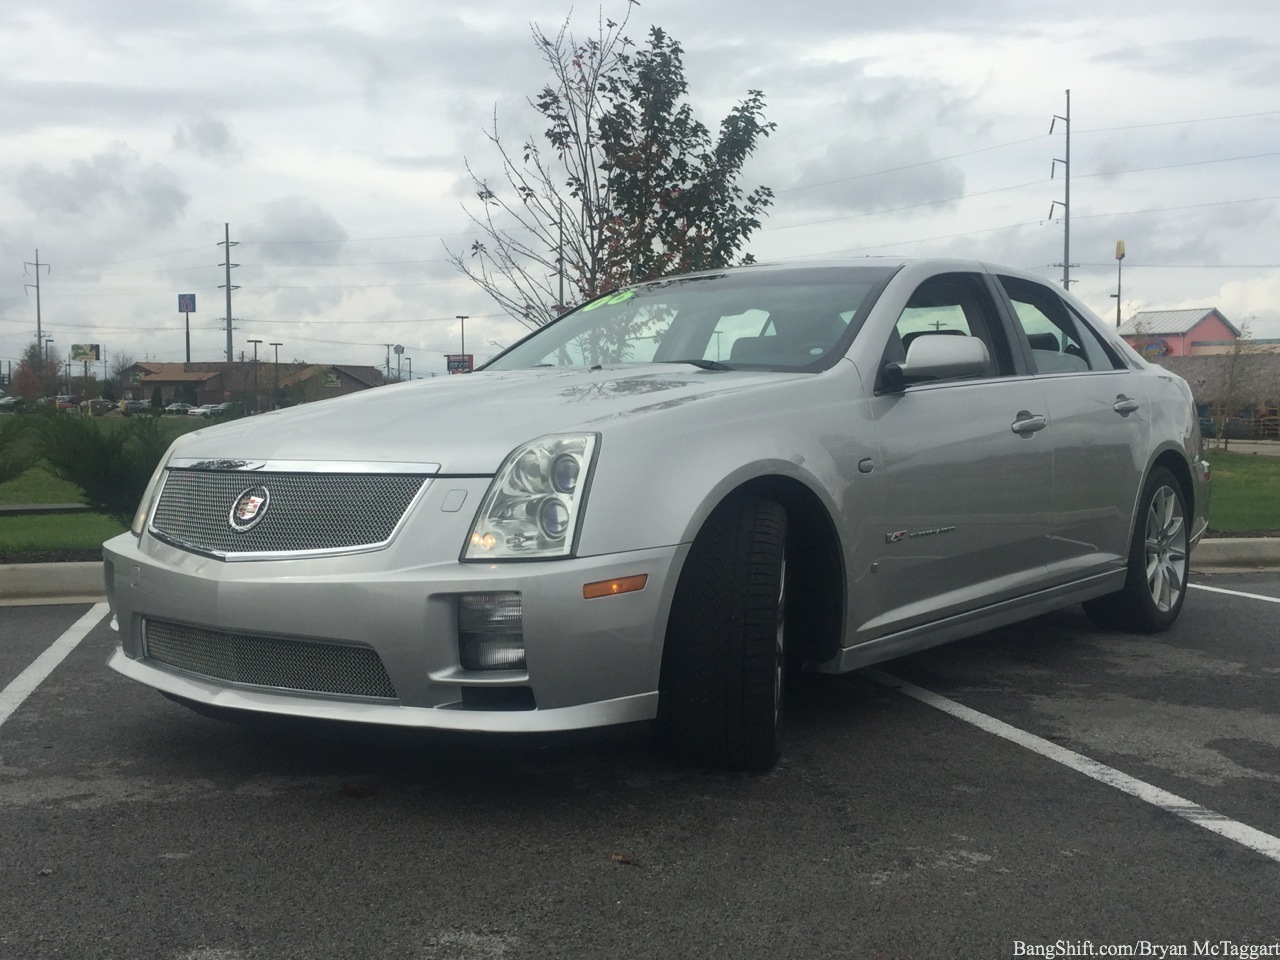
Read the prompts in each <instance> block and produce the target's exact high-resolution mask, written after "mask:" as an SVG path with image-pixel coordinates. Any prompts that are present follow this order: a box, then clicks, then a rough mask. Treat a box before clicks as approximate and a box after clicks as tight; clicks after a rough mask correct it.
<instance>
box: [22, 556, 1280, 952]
mask: <svg viewBox="0 0 1280 960" xmlns="http://www.w3.org/2000/svg"><path fill="white" fill-rule="evenodd" d="M1278 604H1280V574H1276V573H1254V574H1221V575H1214V576H1206V575H1197V576H1196V577H1195V587H1194V588H1193V590H1192V593H1191V595H1190V596H1189V598H1188V601H1187V604H1186V607H1185V608H1184V611H1183V614H1182V617H1181V619H1180V620H1179V622H1178V624H1177V625H1176V626H1175V628H1174V629H1173V630H1172V631H1171V632H1170V633H1168V634H1165V635H1161V636H1157V637H1134V636H1127V635H1120V634H1100V633H1097V632H1095V631H1094V630H1093V629H1092V628H1091V627H1090V626H1089V624H1088V623H1087V621H1086V620H1085V619H1084V616H1083V614H1082V613H1080V612H1079V611H1077V610H1071V611H1064V612H1060V613H1057V614H1053V615H1050V616H1046V617H1042V618H1039V619H1037V620H1034V621H1031V622H1029V623H1026V624H1021V625H1018V626H1014V627H1010V628H1006V629H1004V630H1000V631H996V632H994V633H989V634H985V635H983V636H981V637H976V638H973V639H971V640H968V641H963V642H961V643H957V644H952V645H950V646H947V647H942V648H939V649H937V650H934V651H930V652H927V653H923V654H918V655H915V656H912V657H908V658H904V659H901V660H897V661H893V662H891V663H889V664H885V665H883V666H882V667H881V668H880V669H879V670H878V671H866V672H862V673H858V674H853V675H849V676H845V677H806V678H801V679H800V680H799V681H798V682H796V683H794V684H793V685H792V687H791V689H790V702H789V710H788V716H787V722H788V738H789V739H788V746H787V752H786V756H785V758H784V760H783V762H782V763H781V764H780V765H779V766H778V767H777V769H776V770H774V771H773V772H772V773H770V774H769V775H767V776H763V777H748V776H736V775H734V776H730V775H724V774H719V773H714V772H707V771H701V770H695V769H689V768H687V767H683V766H681V765H680V764H678V763H675V762H673V761H671V760H669V759H668V758H666V757H665V756H664V755H663V754H662V753H660V752H659V751H658V750H656V749H655V748H654V747H653V746H652V745H651V744H650V743H649V742H648V741H647V740H645V739H643V738H639V739H629V740H622V741H617V740H608V741H604V742H577V741H565V740H560V739H550V740H543V739H540V740H534V741H525V740H518V739H517V740H504V741H500V742H494V741H487V740H471V739H448V740H441V739H438V738H427V737H420V736H412V735H407V734H403V733H401V734H380V733H367V734H363V735H359V736H337V735H331V734H329V733H328V732H317V731H315V730H301V731H300V730H297V729H292V728H289V729H281V728H276V727H273V728H267V729H262V728H246V727H240V726H233V725H229V724H225V723H222V722H219V721H216V720H211V719H206V718H204V717H201V716H198V715H196V714H194V713H191V712H189V711H187V710H185V709H183V708H182V707H179V706H177V705H175V704H172V703H170V702H169V701H167V700H165V699H163V698H162V697H160V696H159V695H158V694H155V693H154V692H152V691H149V690H147V689H144V688H142V687H139V686H135V685H132V684H130V683H129V682H128V681H126V680H124V679H122V678H120V677H118V676H117V675H115V674H114V673H112V672H111V671H109V670H107V669H106V667H105V665H104V663H105V660H106V658H107V656H108V654H109V652H110V650H111V649H112V648H113V646H114V644H115V637H114V634H113V633H112V632H111V631H110V630H109V629H108V626H107V623H106V619H105V617H104V616H103V613H104V610H103V608H101V607H95V606H93V605H91V604H88V603H72V604H62V605H51V606H15V607H6V608H4V609H3V610H0V824H3V830H0V891H2V892H0V958H6V960H7V958H11V957H12V958H23V960H26V958H44V957H66V958H89V957H109V958H152V957H154V958H164V960H241V958H254V960H258V958H264V960H265V958H272V960H274V958H295V957H296V958H330V957H336V958H347V957H351V958H381V957H394V958H406V960H426V958H525V957H528V958H542V957H567V958H568V957H572V958H578V957H769V958H777V957H823V958H825V957H849V958H855V957H856V958H882V960H908V958H925V957H963V958H985V957H1010V956H1032V955H1034V956H1046V955H1055V956H1105V955H1128V956H1153V957H1159V956H1176V955H1180V953H1179V951H1185V955H1188V956H1195V955H1201V956H1250V955H1253V956H1258V955H1269V954H1267V953H1261V952H1260V950H1268V951H1272V954H1271V955H1280V911H1278V910H1277V904H1278V903H1280V803H1278V802H1277V797H1278V796H1280V787H1278V784H1280V698H1278V697H1277V690H1280V629H1277V627H1276V625H1275V624H1276V622H1277V614H1280V607H1278V606H1277V605H1278ZM81 634H82V635H83V638H82V639H81V638H80V636H81ZM60 657H61V658H62V659H60ZM1117 948H1118V949H1117ZM1046 951H1048V952H1046ZM1233 951H1234V952H1233ZM1250 951H1253V952H1252V953H1250Z"/></svg>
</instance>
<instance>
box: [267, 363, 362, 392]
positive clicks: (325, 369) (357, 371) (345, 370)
mask: <svg viewBox="0 0 1280 960" xmlns="http://www.w3.org/2000/svg"><path fill="white" fill-rule="evenodd" d="M328 373H340V374H343V375H344V376H347V377H350V378H351V379H352V380H355V381H356V382H357V383H362V384H364V385H365V386H366V387H377V386H381V385H382V374H381V371H380V368H378V367H363V366H356V367H352V366H347V365H346V364H335V363H316V364H312V365H311V366H309V367H304V368H303V369H301V370H299V371H297V372H295V373H291V374H289V375H288V376H284V377H281V378H280V386H282V387H290V386H293V385H294V384H296V383H302V382H303V381H305V380H310V379H311V378H312V377H317V376H320V375H321V374H328Z"/></svg>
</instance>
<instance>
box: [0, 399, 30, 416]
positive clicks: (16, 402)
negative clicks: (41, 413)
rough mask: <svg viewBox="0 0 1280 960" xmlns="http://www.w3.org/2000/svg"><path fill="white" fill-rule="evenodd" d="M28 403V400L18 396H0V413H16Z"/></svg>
mask: <svg viewBox="0 0 1280 960" xmlns="http://www.w3.org/2000/svg"><path fill="white" fill-rule="evenodd" d="M26 403H27V401H26V400H24V399H23V398H22V397H18V396H8V397H0V413H14V412H16V411H18V410H21V409H22V408H23V407H25V406H26Z"/></svg>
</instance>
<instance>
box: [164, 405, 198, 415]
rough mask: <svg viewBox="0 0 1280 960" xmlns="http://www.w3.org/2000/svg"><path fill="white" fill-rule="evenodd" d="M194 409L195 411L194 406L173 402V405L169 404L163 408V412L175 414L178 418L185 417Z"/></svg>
mask: <svg viewBox="0 0 1280 960" xmlns="http://www.w3.org/2000/svg"><path fill="white" fill-rule="evenodd" d="M194 409H195V405H194V404H190V403H181V402H178V401H175V402H174V403H171V404H169V405H168V406H167V407H165V408H164V412H165V413H172V414H177V415H178V416H182V417H185V416H186V415H187V414H188V413H190V412H191V411H192V410H194Z"/></svg>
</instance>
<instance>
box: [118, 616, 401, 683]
mask: <svg viewBox="0 0 1280 960" xmlns="http://www.w3.org/2000/svg"><path fill="white" fill-rule="evenodd" d="M143 640H144V643H145V645H146V655H147V656H148V657H150V658H151V659H152V660H154V661H156V662H157V663H163V664H166V665H168V666H170V667H176V668H177V669H179V670H185V671H187V672H188V673H194V674H198V675H199V676H202V677H208V678H209V679H212V680H227V681H230V682H232V683H247V684H254V685H256V686H262V687H277V688H280V687H283V688H284V689H286V690H298V691H302V692H307V693H322V694H329V695H332V696H342V697H369V698H377V699H382V700H394V699H396V689H395V687H394V686H392V684H391V678H390V677H389V676H387V670H386V668H385V667H384V666H383V665H382V660H381V659H380V658H379V657H378V655H377V653H375V652H374V651H373V650H370V649H369V648H368V647H355V646H350V645H347V644H339V643H321V642H317V641H313V640H286V639H284V638H282V637H264V636H258V635H255V634H250V633H226V632H223V631H221V630H206V629H204V628H201V627H191V626H186V625H185V624H181V623H169V622H167V621H163V620H145V621H143Z"/></svg>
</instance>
